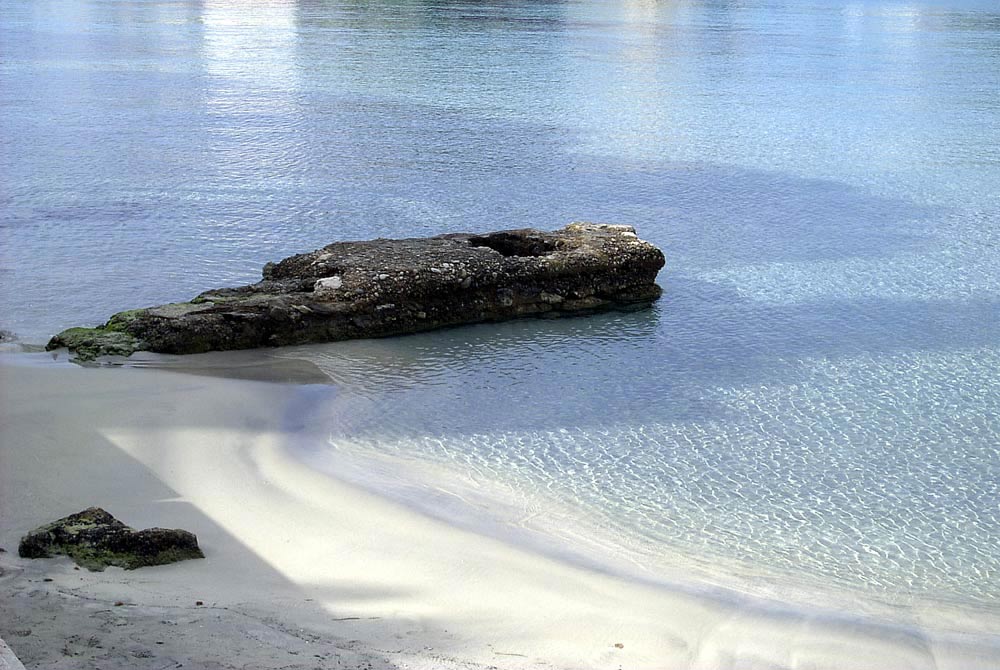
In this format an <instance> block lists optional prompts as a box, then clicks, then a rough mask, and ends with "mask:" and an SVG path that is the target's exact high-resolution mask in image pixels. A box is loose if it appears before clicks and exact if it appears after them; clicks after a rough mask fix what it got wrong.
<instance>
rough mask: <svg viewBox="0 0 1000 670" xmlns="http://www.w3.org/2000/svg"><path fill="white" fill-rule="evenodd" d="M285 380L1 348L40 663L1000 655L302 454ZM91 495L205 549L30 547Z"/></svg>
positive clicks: (127, 518) (414, 663) (7, 622)
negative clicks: (587, 541)
mask: <svg viewBox="0 0 1000 670" xmlns="http://www.w3.org/2000/svg"><path fill="white" fill-rule="evenodd" d="M4 358H5V359H13V358H14V356H5V357H4ZM36 360H37V359H36ZM287 389H288V387H286V386H284V385H281V384H269V383H263V382H253V381H243V380H233V379H223V378H211V377H205V376H193V375H185V374H177V373H173V372H165V371H162V370H138V369H105V368H102V369H92V368H91V369H87V368H78V367H74V366H68V367H66V366H62V365H56V364H52V365H46V364H40V363H36V364H33V365H22V364H17V365H12V364H10V363H9V360H6V361H4V362H3V363H0V394H2V395H0V547H2V548H3V549H4V550H5V552H4V553H0V571H2V574H0V637H3V638H4V639H5V640H6V641H7V642H8V643H9V644H10V646H11V647H12V648H13V650H14V651H15V652H16V653H17V654H18V656H19V657H20V659H21V660H22V662H23V663H24V664H25V666H26V667H27V668H29V669H30V668H102V669H104V670H117V669H124V668H150V669H153V668H156V669H159V668H175V667H176V668H179V667H185V668H227V669H228V668H295V669H299V668H301V669H303V670H304V669H306V668H310V669H311V668H486V667H496V668H560V669H566V670H569V669H576V668H602V669H603V668H607V669H609V670H612V669H619V668H628V669H630V670H635V669H641V668H650V669H652V668H662V669H672V668H699V669H702V668H704V669H708V668H813V669H820V668H851V669H855V668H857V669H860V668H871V669H873V670H875V669H878V670H883V669H885V668H893V669H899V670H902V669H904V668H914V669H916V668H939V669H947V668H954V669H955V670H959V669H960V670H974V669H977V668H981V669H984V670H985V669H986V668H997V667H1000V665H998V663H1000V661H998V657H997V653H998V648H1000V647H998V645H988V644H985V643H984V642H983V639H984V638H983V637H982V636H979V637H977V638H976V639H975V640H970V639H967V636H964V635H963V634H961V629H960V628H959V629H958V631H957V632H955V633H953V634H952V633H947V632H944V633H940V634H934V635H931V634H924V633H922V632H920V631H919V630H918V629H909V628H893V627H886V626H879V625H876V624H872V625H865V624H863V623H859V622H858V621H856V620H852V619H850V618H846V617H845V618H838V617H836V616H830V617H821V616H815V617H807V618H803V617H799V616H793V615H791V614H789V612H788V611H783V610H782V609H781V608H780V607H768V606H763V605H762V606H760V607H749V608H748V607H743V606H735V605H733V604H727V603H725V602H721V601H717V600H713V599H711V598H707V597H706V598H700V597H696V596H693V595H690V594H684V593H678V592H673V591H670V590H667V589H662V588H656V587H653V586H647V585H642V584H637V583H633V582H630V581H627V580H624V579H620V578H616V577H614V576H610V575H607V574H600V573H598V572H594V571H590V570H587V569H583V568H581V567H579V566H574V565H571V564H568V563H564V562H560V561H557V560H553V559H551V558H547V557H544V556H540V555H537V554H534V553H532V552H530V551H527V550H525V549H522V548H519V547H517V546H511V545H510V544H509V543H505V542H502V541H499V540H497V539H493V538H490V537H485V536H483V535H481V534H477V533H474V532H470V531H468V530H462V529H458V528H455V527H453V526H451V525H449V524H447V523H444V522H442V521H440V520H436V519H431V518H428V517H427V516H425V515H422V514H419V513H417V512H415V511H413V510H411V509H407V508H406V507H404V506H401V505H399V504H397V503H394V502H391V501H389V500H387V499H383V498H381V497H379V496H377V495H374V494H372V493H370V492H367V491H364V490H361V489H358V488H356V487H354V486H352V485H349V484H347V483H344V482H342V481H338V480H337V479H336V478H334V477H331V476H329V475H327V474H324V473H319V472H316V471H314V470H311V469H309V468H308V467H306V466H305V465H303V464H302V463H300V462H299V461H297V460H295V459H293V458H291V457H289V456H288V454H287V450H286V448H285V442H286V440H287V439H288V436H287V435H286V434H285V433H283V430H282V424H281V416H282V412H283V408H284V405H285V403H286V402H287V397H288V393H287ZM93 505H97V506H101V507H104V508H105V509H107V510H108V511H110V512H111V513H112V514H114V515H116V516H117V517H118V518H120V519H121V520H123V521H124V522H126V523H128V524H129V525H131V526H133V527H137V528H145V527H150V526H161V527H181V528H186V529H188V530H190V531H192V532H194V533H196V534H197V536H198V538H199V542H200V544H201V546H202V548H203V550H204V551H205V554H206V558H205V559H204V560H195V561H186V562H182V563H178V564H173V565H169V566H160V567H153V568H144V569H140V570H136V571H123V570H120V569H117V568H109V569H108V570H106V571H105V572H100V573H98V572H88V571H86V570H83V569H77V568H76V567H75V566H74V565H73V563H72V562H71V561H70V560H68V559H66V558H63V557H60V558H57V559H47V560H34V561H29V560H26V559H21V558H18V556H17V544H18V540H19V538H20V537H21V536H22V535H23V534H25V533H26V532H28V531H30V530H31V529H33V528H35V527H37V526H39V525H41V524H43V523H46V522H48V521H51V520H54V519H56V518H59V517H62V516H65V515H67V514H71V513H74V512H77V511H80V510H82V509H84V508H86V507H89V506H93ZM199 602H200V603H202V604H198V603H199Z"/></svg>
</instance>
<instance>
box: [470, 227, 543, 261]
mask: <svg viewBox="0 0 1000 670" xmlns="http://www.w3.org/2000/svg"><path fill="white" fill-rule="evenodd" d="M469 244H470V245H471V246H473V247H486V248H488V249H493V250H494V251H497V252H499V253H500V254H501V255H503V256H545V255H547V254H550V253H552V252H553V251H555V250H556V245H555V243H554V242H552V241H551V240H549V239H546V238H545V237H543V236H542V235H536V234H532V231H526V230H511V231H501V232H499V233H490V234H489V235H482V236H477V237H470V238H469Z"/></svg>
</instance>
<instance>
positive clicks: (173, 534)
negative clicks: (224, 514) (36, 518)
mask: <svg viewBox="0 0 1000 670" xmlns="http://www.w3.org/2000/svg"><path fill="white" fill-rule="evenodd" d="M17 553H18V555H19V556H21V558H48V557H50V556H53V555H55V554H65V555H67V556H69V557H70V558H72V559H73V561H75V562H76V563H77V565H80V566H82V567H85V568H87V569H88V570H94V571H100V570H104V568H106V567H107V566H109V565H117V566H118V567H121V568H125V569H126V570H133V569H135V568H141V567H143V566H147V565H163V564H165V563H174V562H176V561H183V560H186V559H189V558H204V557H205V555H204V554H203V553H202V551H201V549H200V548H199V547H198V538H197V537H195V536H194V534H193V533H189V532H188V531H186V530H180V529H177V528H174V529H168V528H147V529H146V530H135V529H133V528H129V527H128V526H126V525H125V524H124V523H122V522H121V521H119V520H118V519H116V518H115V517H113V516H112V515H111V514H109V513H108V512H106V511H104V510H103V509H101V508H100V507H90V508H88V509H85V510H83V511H82V512H78V513H76V514H71V515H70V516H67V517H64V518H62V519H59V520H58V521H53V522H52V523H49V524H46V525H44V526H41V527H40V528H36V529H35V530H33V531H31V532H30V533H28V534H27V535H25V536H24V537H23V538H21V544H20V545H19V546H18V550H17Z"/></svg>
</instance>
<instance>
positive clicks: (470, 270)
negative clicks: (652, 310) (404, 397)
mask: <svg viewBox="0 0 1000 670" xmlns="http://www.w3.org/2000/svg"><path fill="white" fill-rule="evenodd" d="M663 265H664V257H663V253H662V252H661V251H660V250H659V249H657V248H656V247H655V246H653V245H652V244H650V243H649V242H645V241H643V240H640V239H639V238H638V237H637V236H636V233H635V229H634V228H632V227H631V226H616V225H603V224H591V223H572V224H570V225H568V226H566V227H564V228H562V229H561V230H557V231H553V232H543V231H539V230H534V229H530V228H526V229H520V230H504V231H499V232H494V233H486V234H482V235H474V234H469V233H455V234H449V235H440V236H437V237H429V238H415V239H402V240H384V239H379V240H371V241H367V242H336V243H333V244H330V245H327V246H325V247H323V248H322V249H317V250H316V251H312V252H309V253H305V254H298V255H296V256H291V257H289V258H285V259H284V260H282V261H279V262H277V263H268V264H267V265H265V266H264V271H263V278H262V280H261V281H260V282H257V283H256V284H252V285H250V286H243V287H239V288H222V289H215V290H210V291H206V292H204V293H202V294H201V295H198V296H196V297H195V298H193V299H192V300H191V301H190V302H183V303H174V304H169V305H162V306H159V307H150V308H146V309H135V310H129V311H127V312H120V313H118V314H115V315H114V316H112V317H111V318H110V319H109V320H108V322H107V323H105V324H104V325H103V326H99V327H97V328H70V329H69V330H65V331H63V332H61V333H59V334H58V335H56V336H55V337H53V338H52V339H51V340H50V341H49V343H48V345H47V347H46V348H47V349H50V350H51V349H58V348H62V347H66V348H68V349H70V350H71V351H73V352H74V353H75V354H76V357H77V360H92V359H94V358H96V357H97V356H101V355H104V354H110V355H122V356H128V355H129V354H131V353H132V352H134V351H138V350H140V349H144V350H149V351H154V352H160V353H168V354H191V353H202V352H206V351H220V350H227V349H251V348H255V347H266V346H281V345H290V344H305V343H311V342H333V341H337V340H347V339H355V338H366V337H384V336H388V335H399V334H404V333H415V332H419V331H425V330H432V329H435V328H442V327H447V326H456V325H461V324H467V323H479V322H484V321H502V320H506V319H513V318H519V317H526V316H566V315H574V314H582V313H587V312H593V311H598V310H605V309H613V308H617V307H629V306H635V305H638V306H643V305H648V304H649V303H651V302H652V301H654V300H656V299H657V298H658V297H659V296H660V293H661V290H660V287H659V286H657V285H656V283H655V282H656V275H657V273H658V272H659V270H660V268H662V267H663Z"/></svg>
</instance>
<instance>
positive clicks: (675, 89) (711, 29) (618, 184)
mask: <svg viewBox="0 0 1000 670" xmlns="http://www.w3.org/2000/svg"><path fill="white" fill-rule="evenodd" d="M0 16H2V22H0V174H2V180H0V206H2V210H0V211H2V218H0V327H3V328H6V329H9V330H13V331H15V332H17V333H18V334H19V335H20V336H21V337H22V339H24V340H25V341H29V342H42V341H44V340H45V339H46V338H47V337H48V336H49V335H51V334H52V333H53V332H55V331H57V330H60V329H62V328H64V327H67V326H70V325H77V324H81V323H84V324H86V323H97V322H100V321H102V320H103V319H104V318H106V316H107V315H109V314H110V313H112V312H114V311H117V310H121V309H125V308H129V307H134V306H136V305H144V304H154V303H160V302H168V301H174V300H179V299H185V298H188V297H190V296H192V295H194V294H196V293H198V292H199V291H201V290H203V289H205V288H209V287H214V286H218V285H225V284H239V283H246V282H250V281H254V280H255V279H256V278H257V277H258V273H259V268H260V267H261V265H262V264H263V263H264V262H265V261H268V260H274V259H277V258H280V257H283V256H286V255H289V254H291V253H295V252H300V251H304V250H308V249H312V248H315V247H317V246H320V245H323V244H326V243H328V242H330V241H333V240H341V239H359V238H370V237H375V236H413V235H426V234H434V233H442V232H451V231H456V230H488V229H496V228H504V227H521V226H538V227H543V228H552V227H557V226H561V225H563V224H565V223H567V222H569V221H571V220H581V219H584V220H595V221H606V222H615V223H627V224H631V225H635V226H636V227H637V229H638V230H639V232H640V235H641V236H642V237H644V238H646V239H649V240H651V241H653V242H655V243H656V244H658V245H659V246H661V247H662V248H663V249H664V251H665V253H666V256H667V259H668V262H667V267H666V269H665V270H664V271H663V273H662V274H661V276H660V282H661V284H662V285H663V286H664V288H665V294H664V298H663V299H662V300H661V301H660V302H659V303H658V305H657V306H656V307H655V308H654V309H653V310H649V311H645V312H638V313H629V314H609V315H603V316H598V317H594V318H587V319H578V320H567V321H559V322H550V321H544V322H518V323H511V324H502V325H498V326H477V327H473V328H465V329H456V330H451V331H447V332H444V333H437V334H428V335H421V336H418V337H408V338H398V339H394V340H384V341H379V342H374V343H372V342H369V343H347V344H341V345H333V346H325V347H318V348H308V349H301V350H296V351H294V352H286V353H283V354H282V355H300V356H305V357H308V358H310V359H311V360H313V361H314V362H316V363H317V364H319V365H320V366H321V367H322V368H323V369H324V370H326V371H327V372H328V374H329V375H330V376H331V377H332V378H333V379H334V381H336V382H338V389H339V390H338V391H337V394H338V395H337V396H336V400H335V401H331V400H329V399H326V400H322V401H317V404H316V406H315V407H314V408H312V409H311V410H310V411H311V412H312V414H310V421H311V422H312V425H313V427H314V428H316V427H317V426H318V427H319V429H318V430H319V432H322V433H323V434H324V435H325V436H326V437H327V438H328V441H329V444H327V440H326V439H325V440H323V441H322V446H317V445H316V444H313V445H312V446H311V447H310V450H311V451H310V453H312V454H313V455H314V456H315V455H316V453H317V450H318V451H319V452H322V451H323V450H324V449H327V448H329V447H330V445H333V446H336V447H337V449H339V450H341V451H343V450H345V449H348V446H347V445H350V447H349V448H350V449H352V450H355V451H356V452H357V453H358V454H369V455H371V454H379V455H381V456H385V455H390V456H393V457H395V458H399V459H406V462H409V463H424V464H428V465H431V464H433V465H434V466H435V467H443V468H451V469H453V470H457V471H460V472H465V473H471V474H470V476H473V477H474V478H475V479H476V480H477V481H481V482H491V483H493V484H495V485H496V486H499V487H501V488H503V489H504V490H505V491H508V492H510V494H511V495H512V496H513V497H514V498H516V499H520V500H528V499H532V500H534V499H536V497H537V496H541V497H545V498H546V499H551V500H554V501H558V502H559V503H560V504H565V506H566V507H565V509H567V510H572V512H570V514H576V515H578V516H579V517H580V518H585V519H586V521H587V523H589V524H592V525H593V526H594V527H595V528H596V529H597V531H596V532H598V533H599V534H600V535H601V537H606V538H608V539H607V542H609V543H610V549H611V551H610V553H620V552H625V553H629V555H631V556H632V557H633V558H634V560H635V562H637V563H639V564H642V565H643V566H645V567H647V568H648V569H649V570H653V571H655V570H656V569H659V568H657V567H656V566H657V565H658V563H657V560H659V559H663V557H664V556H673V557H685V556H687V557H691V558H692V560H694V559H695V558H696V557H711V560H712V561H716V562H718V563H720V564H727V565H732V566H734V567H733V570H734V571H737V572H738V571H739V570H741V569H747V570H751V569H753V570H756V569H757V568H755V567H754V566H757V567H760V566H766V568H767V570H768V571H772V572H773V573H774V574H778V575H785V576H787V577H788V579H789V580H799V579H801V580H807V581H808V580H813V581H818V582H822V583H824V584H827V585H832V586H833V587H834V588H839V589H843V590H844V591H845V592H851V593H854V592H858V593H863V594H866V596H870V597H873V598H877V599H882V600H884V601H886V602H891V603H899V602H910V601H911V600H913V599H923V598H926V599H930V600H933V601H935V602H937V601H947V602H949V603H953V604H954V603H957V604H959V605H968V606H970V607H976V608H986V610H988V611H991V612H993V613H994V614H995V613H996V611H997V609H998V604H1000V539H998V538H1000V506H998V501H1000V316H998V315H1000V247H998V244H1000V8H998V7H997V6H996V4H995V3H993V2H972V1H969V2H962V1H959V0H955V1H947V0H942V1H940V2H902V1H892V0H881V1H875V0H872V1H864V2H834V1H823V0H812V1H808V0H807V1H804V2H777V1H773V2H761V3H743V2H726V1H721V0H719V1H712V2H710V1H703V2H697V1H675V2H669V1H666V0H663V1H656V0H637V1H627V0H622V1H620V2H606V1H605V2H598V1H589V0H578V1H574V2H555V1H538V2H527V1H523V0H522V1H518V0H512V1H506V2H491V1H484V2H472V1H468V2H445V1H443V0H438V1H425V2H418V1H416V0H396V1H395V2H382V3H371V2H347V1H339V2H337V1H330V2H320V1H302V2H281V1H272V2H257V3H244V2H223V1H212V0H204V1H202V2H193V1H192V2H185V1H174V2H156V1H149V2H139V1H130V2H125V1H123V2H116V1H110V0H104V1H98V0H89V1H88V0H76V1H72V2H65V1H64V2H46V1H32V2H10V1H8V0H0ZM304 393H305V394H306V395H308V393H309V392H304ZM317 434H318V433H317ZM414 467H416V466H414ZM563 522H565V523H567V524H570V525H572V523H571V521H566V520H565V519H563V520H562V521H559V522H558V523H557V522H556V521H553V522H552V524H554V525H559V523H563ZM602 541H603V540H602ZM664 560H665V559H664ZM671 560H673V559H671ZM677 560H681V559H680V558H678V559H677ZM668 562H669V561H668ZM741 566H742V567H741ZM994 632H995V631H994Z"/></svg>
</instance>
